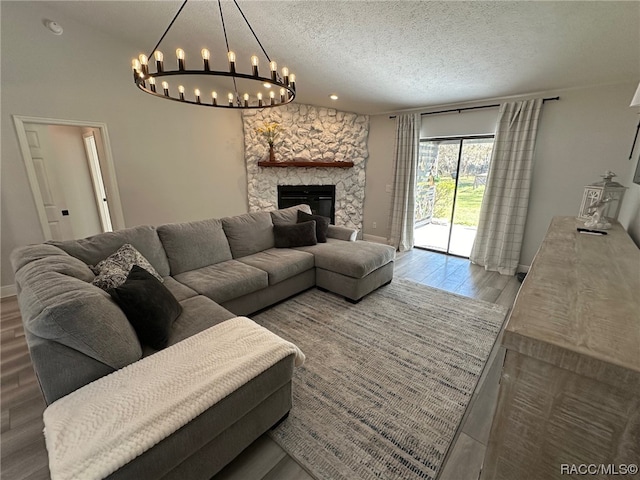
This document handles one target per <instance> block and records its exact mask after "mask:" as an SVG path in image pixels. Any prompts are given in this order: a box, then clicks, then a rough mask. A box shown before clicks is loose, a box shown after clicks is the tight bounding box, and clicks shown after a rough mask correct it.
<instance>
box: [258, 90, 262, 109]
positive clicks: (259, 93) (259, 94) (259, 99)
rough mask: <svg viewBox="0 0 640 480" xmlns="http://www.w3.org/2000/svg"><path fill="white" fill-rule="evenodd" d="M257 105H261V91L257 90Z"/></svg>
mask: <svg viewBox="0 0 640 480" xmlns="http://www.w3.org/2000/svg"><path fill="white" fill-rule="evenodd" d="M258 106H259V107H261V106H262V93H261V92H258Z"/></svg>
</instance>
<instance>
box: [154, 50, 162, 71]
mask: <svg viewBox="0 0 640 480" xmlns="http://www.w3.org/2000/svg"><path fill="white" fill-rule="evenodd" d="M153 56H154V57H155V59H156V70H157V71H158V73H162V71H163V70H164V67H163V64H164V55H163V54H162V52H161V51H159V50H157V51H156V52H155V53H154V54H153Z"/></svg>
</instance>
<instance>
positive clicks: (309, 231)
mask: <svg viewBox="0 0 640 480" xmlns="http://www.w3.org/2000/svg"><path fill="white" fill-rule="evenodd" d="M273 240H274V244H275V247H276V248H291V247H304V246H306V245H315V244H316V243H318V241H317V239H316V222H315V221H314V220H311V221H310V222H303V223H297V224H295V225H274V226H273Z"/></svg>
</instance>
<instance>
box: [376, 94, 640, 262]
mask: <svg viewBox="0 0 640 480" xmlns="http://www.w3.org/2000/svg"><path fill="white" fill-rule="evenodd" d="M636 87H637V83H633V84H632V83H630V84H621V85H607V86H598V87H589V88H581V89H572V90H563V91H556V92H545V93H543V94H540V96H544V97H553V96H556V95H559V96H560V100H559V101H553V102H547V103H545V105H544V107H543V112H542V116H541V120H540V129H539V131H538V139H537V142H536V152H535V161H534V172H533V181H532V190H531V197H530V201H529V213H528V217H527V224H526V228H525V238H524V243H523V247H522V255H521V259H520V263H521V264H523V265H530V264H531V261H532V260H533V257H534V255H535V253H536V251H537V249H538V247H539V245H540V242H541V241H542V238H543V237H544V234H545V232H546V230H547V227H548V226H549V222H550V220H551V218H552V217H553V216H555V215H577V213H578V209H579V207H580V201H581V199H582V192H583V188H584V186H585V185H587V184H589V183H591V182H594V181H596V180H599V179H600V178H599V175H601V174H602V173H604V171H605V170H607V169H609V170H613V171H614V172H616V173H617V174H618V178H617V179H616V180H618V181H620V182H621V183H622V184H623V185H625V186H627V187H629V190H628V191H627V197H628V198H625V200H624V202H623V206H622V212H621V214H620V221H621V223H622V224H623V225H624V227H625V228H627V229H628V230H629V233H630V234H631V235H632V237H633V238H634V239H635V241H636V243H638V244H640V241H639V240H640V219H639V216H640V213H639V212H640V185H636V184H633V183H632V182H631V179H632V177H633V170H634V169H635V162H630V161H628V160H627V159H628V157H629V149H630V148H631V143H632V141H633V134H634V132H635V127H636V124H637V120H638V117H637V111H636V109H632V108H629V103H630V102H631V98H632V97H633V93H634V91H635V88H636ZM523 98H526V97H523ZM488 103H499V102H495V101H489V102H488ZM460 106H464V105H460ZM446 108H450V107H446ZM431 110H432V111H433V110H437V109H436V108H434V109H431ZM491 111H492V112H495V113H494V115H497V111H495V110H493V109H492V110H491ZM468 115H473V116H474V117H476V115H477V111H472V112H469V113H453V114H446V115H431V116H428V117H427V118H428V119H429V120H428V121H429V123H430V124H433V125H431V126H430V127H427V126H426V124H423V131H425V132H427V131H430V132H434V133H435V134H437V135H440V134H445V132H446V131H450V130H451V128H452V127H451V125H455V124H456V123H457V124H458V125H461V129H463V130H464V129H465V128H467V127H469V128H471V127H472V126H473V127H474V128H477V127H475V126H477V125H480V124H481V122H479V118H471V117H468ZM465 117H467V118H466V119H465ZM494 118H495V117H494ZM452 119H453V120H454V121H453V122H452ZM439 121H441V123H442V125H437V124H438V122H439ZM445 123H446V125H445ZM394 130H395V122H394V121H393V120H391V119H389V115H377V116H372V117H371V130H370V132H369V163H368V165H367V168H368V171H367V192H366V195H365V206H364V224H365V227H364V233H365V234H368V235H376V236H381V237H387V236H388V233H389V227H388V217H389V209H390V200H391V198H390V195H389V194H388V193H386V192H385V186H386V185H387V184H390V183H392V178H393V172H392V165H393V141H394V135H395V133H394ZM458 133H460V132H458ZM476 133H477V132H476ZM451 134H454V133H451ZM430 136H433V134H432V135H430ZM636 155H637V153H636ZM373 222H376V223H377V229H373V228H372V223H373Z"/></svg>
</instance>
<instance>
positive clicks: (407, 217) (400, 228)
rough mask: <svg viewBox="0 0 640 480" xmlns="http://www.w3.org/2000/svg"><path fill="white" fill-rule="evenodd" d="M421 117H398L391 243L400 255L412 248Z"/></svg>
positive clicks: (390, 220)
mask: <svg viewBox="0 0 640 480" xmlns="http://www.w3.org/2000/svg"><path fill="white" fill-rule="evenodd" d="M420 118H421V117H420V114H410V115H398V116H397V117H396V140H395V146H394V149H393V172H394V176H393V191H392V197H391V216H390V219H389V224H390V230H389V231H390V234H389V243H390V244H391V245H393V246H394V247H396V249H398V250H400V251H401V252H403V251H405V250H410V249H411V248H413V217H414V210H415V187H416V168H417V164H418V151H419V149H420Z"/></svg>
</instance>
